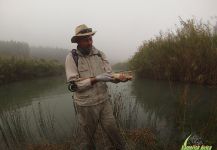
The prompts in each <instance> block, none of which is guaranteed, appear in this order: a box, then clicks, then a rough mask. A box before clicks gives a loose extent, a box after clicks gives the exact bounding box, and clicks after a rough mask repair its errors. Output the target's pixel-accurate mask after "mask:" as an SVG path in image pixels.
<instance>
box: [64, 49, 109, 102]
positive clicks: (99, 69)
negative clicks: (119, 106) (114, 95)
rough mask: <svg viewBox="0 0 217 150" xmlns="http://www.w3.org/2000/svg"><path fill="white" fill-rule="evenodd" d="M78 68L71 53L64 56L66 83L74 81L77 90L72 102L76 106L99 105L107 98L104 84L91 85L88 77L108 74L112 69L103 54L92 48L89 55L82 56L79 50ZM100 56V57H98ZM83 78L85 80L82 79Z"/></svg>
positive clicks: (107, 94)
mask: <svg viewBox="0 0 217 150" xmlns="http://www.w3.org/2000/svg"><path fill="white" fill-rule="evenodd" d="M76 52H77V54H78V57H79V58H78V67H77V66H76V64H75V61H74V59H73V57H72V54H71V52H70V53H69V54H68V55H67V56H66V61H65V71H66V79H67V82H69V81H75V84H76V85H77V87H78V90H77V91H76V92H75V93H74V100H75V102H76V103H77V104H78V105H81V106H91V105H96V104H99V103H101V102H103V101H105V100H107V99H108V98H109V93H108V90H107V88H108V87H107V85H106V83H105V82H97V83H96V84H94V85H91V81H90V77H93V76H96V75H98V74H101V73H104V72H108V73H111V72H112V69H111V66H110V64H109V61H108V59H107V57H106V56H105V54H104V53H103V52H102V51H100V50H98V49H96V48H95V47H94V46H93V48H92V50H91V51H90V53H89V55H86V56H84V55H83V54H82V53H81V52H80V51H79V50H76ZM98 54H100V55H101V56H100V55H98ZM82 78H85V79H82Z"/></svg>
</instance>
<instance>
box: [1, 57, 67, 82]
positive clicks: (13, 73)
mask: <svg viewBox="0 0 217 150" xmlns="http://www.w3.org/2000/svg"><path fill="white" fill-rule="evenodd" d="M63 73H64V66H63V65H62V64H59V63H58V62H57V61H55V60H49V61H47V60H44V59H30V58H28V59H20V58H15V57H8V58H1V57H0V85H1V84H5V83H10V82H14V81H18V80H26V79H34V78H39V77H47V76H54V75H60V74H63Z"/></svg>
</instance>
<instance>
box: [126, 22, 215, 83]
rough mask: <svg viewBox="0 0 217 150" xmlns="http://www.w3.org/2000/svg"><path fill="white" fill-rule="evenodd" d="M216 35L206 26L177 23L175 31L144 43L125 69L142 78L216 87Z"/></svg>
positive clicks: (205, 24) (207, 24)
mask: <svg viewBox="0 0 217 150" xmlns="http://www.w3.org/2000/svg"><path fill="white" fill-rule="evenodd" d="M216 65H217V33H216V31H215V30H214V27H212V26H211V25H210V24H209V23H204V22H202V21H197V20H194V19H189V20H187V21H183V20H182V19H180V25H179V26H178V27H177V28H176V30H175V31H168V32H166V33H160V34H159V35H158V36H157V37H156V38H154V39H151V40H149V41H145V42H144V43H143V44H142V45H141V46H140V47H139V49H138V51H137V52H136V53H135V55H134V56H133V57H132V58H131V59H130V61H129V66H130V68H131V69H133V70H136V74H137V75H138V76H140V77H143V78H152V79H167V80H173V81H184V82H194V83H201V84H211V85H217V68H216Z"/></svg>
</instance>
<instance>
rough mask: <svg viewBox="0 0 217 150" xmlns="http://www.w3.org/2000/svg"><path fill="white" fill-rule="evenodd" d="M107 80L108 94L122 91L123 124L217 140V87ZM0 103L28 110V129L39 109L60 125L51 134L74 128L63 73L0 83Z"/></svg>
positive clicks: (167, 136) (169, 135)
mask: <svg viewBox="0 0 217 150" xmlns="http://www.w3.org/2000/svg"><path fill="white" fill-rule="evenodd" d="M108 85H109V90H110V92H111V94H112V95H117V94H121V98H122V102H123V103H124V111H122V116H123V118H125V124H123V126H125V127H127V128H142V127H144V128H146V127H147V128H151V129H153V130H155V131H156V133H158V136H159V137H160V139H163V140H164V142H169V141H170V142H171V141H174V142H177V141H178V142H180V141H182V140H183V139H185V138H186V137H187V136H188V135H190V134H194V133H195V134H203V135H204V137H206V138H207V137H210V139H206V140H216V139H215V138H214V137H215V133H216V132H215V131H216V130H217V129H216V125H214V123H216V121H214V120H215V119H216V118H217V117H216V116H217V111H216V110H217V109H216V108H217V105H216V99H217V97H216V96H217V92H216V90H217V89H215V88H210V87H208V86H202V85H195V84H184V83H170V82H169V81H156V80H148V79H145V80H141V79H136V80H134V81H130V82H127V83H120V84H108ZM0 106H1V112H13V109H16V110H19V111H18V112H20V113H21V114H22V115H23V116H27V118H28V120H29V124H28V125H29V126H31V127H30V129H31V130H36V129H35V128H37V122H35V121H34V120H36V118H37V117H38V120H40V115H34V113H33V112H37V111H38V109H40V110H41V112H37V114H41V116H42V117H44V118H46V119H47V120H51V121H53V122H55V123H54V125H53V126H54V127H55V128H58V130H57V131H55V133H54V132H53V134H57V135H58V137H64V136H70V134H73V132H72V128H73V127H74V126H75V125H76V123H77V120H76V117H75V111H74V106H73V101H72V93H71V92H69V91H68V90H67V86H66V83H65V77H64V76H62V77H50V78H43V79H37V80H31V81H22V82H16V83H12V84H8V85H4V86H1V87H0ZM213 118H214V119H213ZM39 125H40V124H39ZM39 125H38V126H39ZM51 126H52V125H47V128H49V127H51ZM36 132H37V130H36ZM51 133H52V132H51ZM204 133H205V134H204ZM211 137H212V138H211Z"/></svg>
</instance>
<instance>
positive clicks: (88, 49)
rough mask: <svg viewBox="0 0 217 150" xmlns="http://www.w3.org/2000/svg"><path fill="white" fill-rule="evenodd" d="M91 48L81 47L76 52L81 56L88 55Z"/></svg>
mask: <svg viewBox="0 0 217 150" xmlns="http://www.w3.org/2000/svg"><path fill="white" fill-rule="evenodd" d="M91 49H92V47H91V48H81V47H78V50H79V51H80V52H81V53H82V54H83V55H88V54H89V53H90V51H91Z"/></svg>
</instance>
